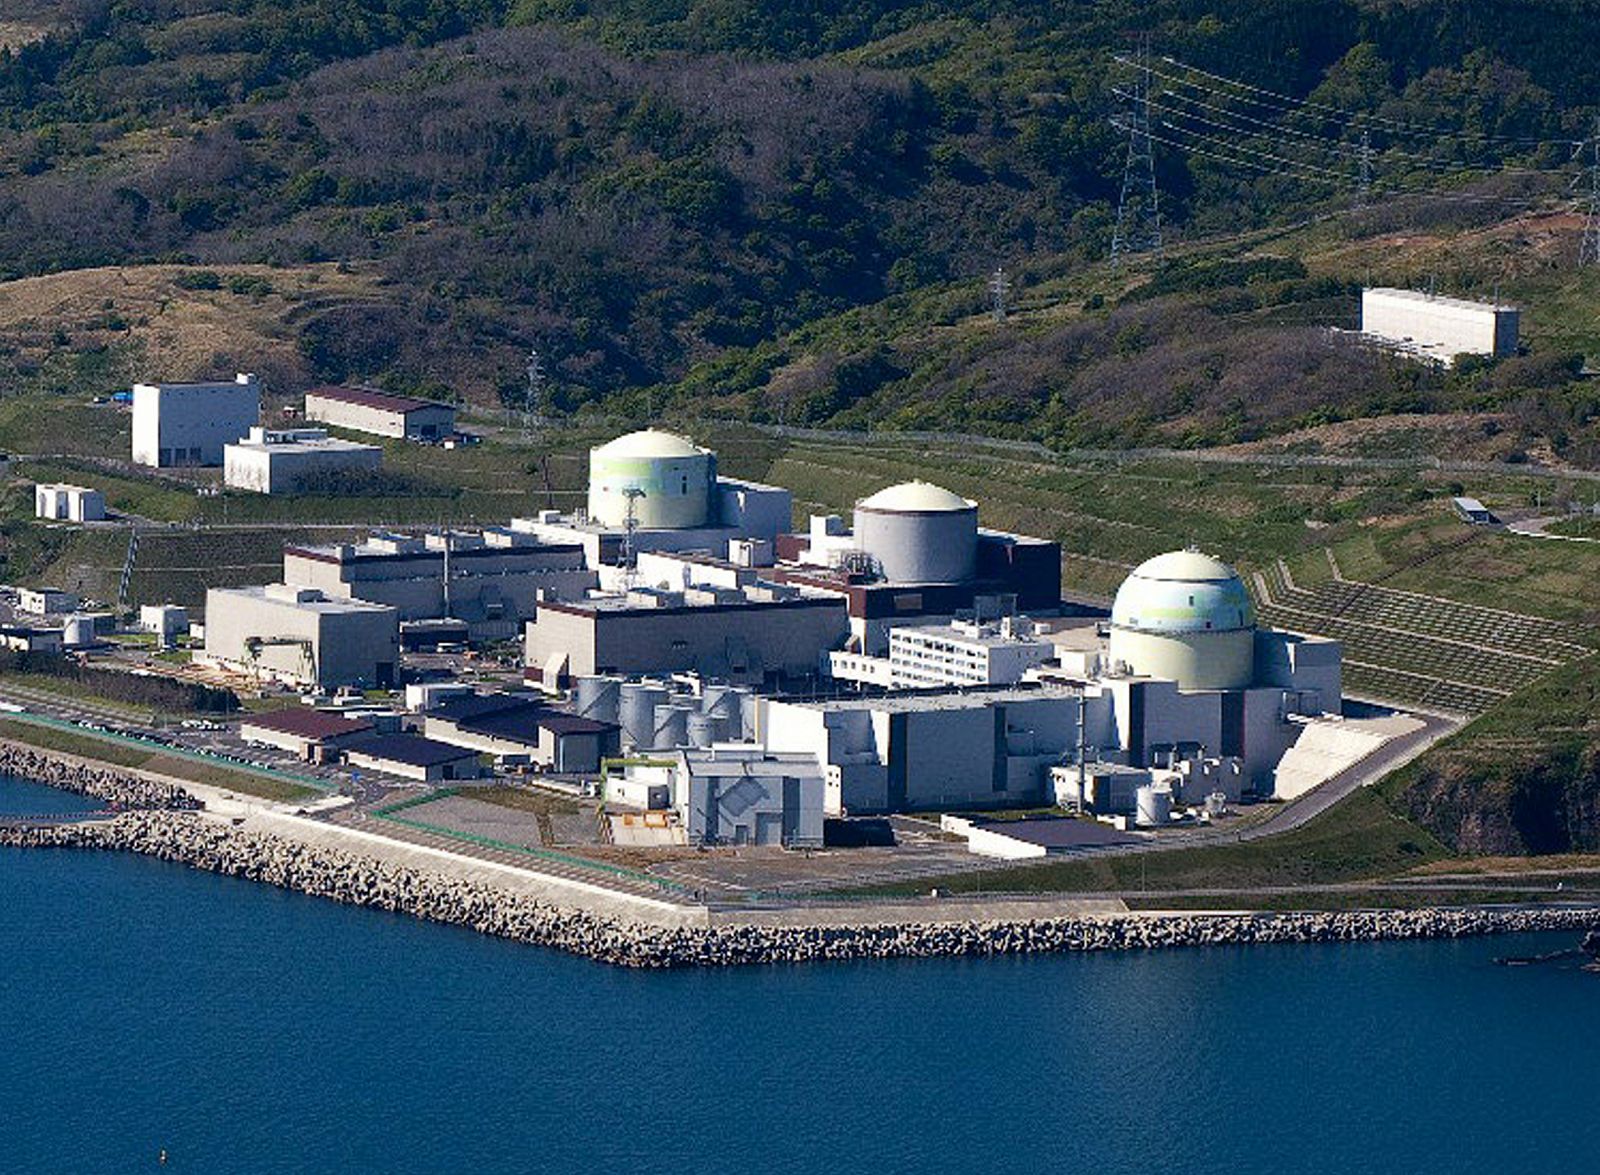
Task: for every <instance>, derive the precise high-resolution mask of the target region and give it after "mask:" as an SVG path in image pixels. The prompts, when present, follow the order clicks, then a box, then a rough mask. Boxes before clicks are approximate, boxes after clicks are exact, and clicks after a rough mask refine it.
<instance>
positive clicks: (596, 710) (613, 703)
mask: <svg viewBox="0 0 1600 1175" xmlns="http://www.w3.org/2000/svg"><path fill="white" fill-rule="evenodd" d="M621 685H622V682H621V681H620V680H618V679H617V678H615V677H580V678H578V683H577V689H576V692H575V696H574V698H573V711H574V713H576V714H577V715H578V717H580V718H590V719H593V720H594V721H595V722H615V721H616V720H617V710H618V702H619V700H620V697H621Z"/></svg>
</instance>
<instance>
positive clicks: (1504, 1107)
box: [0, 782, 1600, 1175]
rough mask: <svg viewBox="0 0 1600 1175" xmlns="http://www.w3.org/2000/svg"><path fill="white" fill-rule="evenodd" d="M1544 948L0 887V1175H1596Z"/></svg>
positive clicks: (80, 859)
mask: <svg viewBox="0 0 1600 1175" xmlns="http://www.w3.org/2000/svg"><path fill="white" fill-rule="evenodd" d="M77 803H79V801H76V800H73V799H71V798H70V797H62V796H60V795H59V793H55V792H50V791H47V790H45V789H40V788H36V787H32V786H31V785H24V784H17V783H9V782H0V812H6V811H11V812H15V811H29V812H37V811H41V810H45V809H46V808H48V807H51V806H56V807H59V806H62V805H70V804H77ZM1571 942H1572V936H1554V937H1552V936H1538V937H1523V938H1517V939H1507V938H1502V939H1481V940H1473V941H1465V942H1456V943H1448V942H1441V943H1396V944H1376V945H1362V946H1347V947H1346V946H1317V947H1294V946H1286V947H1258V948H1224V949H1212V950H1204V951H1170V952H1156V953H1151V954H1144V955H1138V954H1121V955H1110V954H1108V955H1083V956H1062V957H1052V958H1029V959H999V960H985V961H977V960H973V961H962V960H955V961H930V962H893V963H860V964H833V965H808V966H794V967H770V968H751V969H742V970H730V971H684V972H673V973H665V974H655V973H636V972H630V971H623V970H617V969H613V968H608V967H604V966H601V965H598V964H594V963H589V962H586V961H584V960H581V959H575V958H570V957H567V956H564V955H559V954H555V953H552V952H547V951H543V950H539V949H535V948H530V947H525V946H518V945H515V944H511V943H506V942H500V941H496V940H492V939H486V938H481V937H479V936H477V935H474V934H471V933H469V932H466V931H463V930H459V929H456V928H452V927H444V926H434V925H426V924H423V923H419V922H416V921H413V920H411V919H408V918H404V917H400V916H393V915H386V914H382V913H376V912H372V911H366V910H356V909H349V908H346V907H343V906H338V905H335V904H333V903H329V902H324V901H319V900H316V899H313V898H308V897H304V896H302V895H298V894H291V893H284V892H281V891H278V890H274V889H269V888H266V887H262V886H256V885H252V884H250V883H248V882H243V881H237V880H233V879H228V878H220V877H214V876H211V875H209V874H204V873H199V872H194V871H191V870H188V869H185V868H183V867H181V866H176V865H170V864H165V863H162V862H156V861H150V860H146V859H143V858H138V857H133V856H125V855H119V854H96V853H83V852H74V851H52V852H41V851H29V852H23V851H18V850H0V1170H3V1171H17V1172H30V1173H32V1172H56V1171H61V1172H101V1171H106V1172H123V1171H158V1170H164V1171H204V1172H230V1173H232V1172H241V1173H242V1172H333V1171H337V1172H348V1171H372V1172H458V1171H459V1172H530V1171H592V1172H611V1171H628V1172H652V1171H689V1172H704V1173H718V1172H741V1173H744V1172H827V1173H828V1175H847V1173H853V1172H873V1173H885V1172H902V1171H904V1172H947V1171H948V1172H1042V1171H1089V1172H1217V1173H1222V1172H1227V1173H1228V1175H1252V1173H1256V1172H1260V1173H1262V1175H1267V1173H1271V1175H1284V1173H1291V1172H1342V1173H1343V1172H1367V1171H1374V1172H1388V1171H1395V1172H1408V1173H1418V1172H1451V1173H1453V1175H1459V1173H1470V1172H1486V1173H1487V1172H1494V1173H1496V1175H1500V1173H1503V1172H1508V1171H1514V1172H1520V1173H1525V1172H1542V1171H1551V1172H1555V1171H1561V1172H1575V1171H1590V1170H1594V1169H1595V1158H1594V1156H1595V1155H1596V1154H1600V1113H1597V1110H1600V1095H1597V1093H1596V1090H1597V1088H1600V1016H1597V1015H1596V1010H1597V1008H1600V976H1595V975H1589V974H1584V973H1581V972H1578V971H1576V970H1570V969H1561V968H1556V967H1534V968H1502V967H1496V966H1493V965H1492V964H1491V962H1490V960H1491V959H1492V957H1493V956H1495V955H1496V954H1501V953H1506V952H1511V951H1529V950H1533V949H1541V948H1543V949H1548V948H1550V947H1552V946H1556V945H1570V943H1571ZM163 1149H165V1150H166V1151H167V1153H168V1163H167V1164H166V1166H165V1167H161V1166H158V1163H157V1158H158V1155H159V1154H160V1152H161V1151H162V1150H163Z"/></svg>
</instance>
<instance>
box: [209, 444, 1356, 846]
mask: <svg viewBox="0 0 1600 1175" xmlns="http://www.w3.org/2000/svg"><path fill="white" fill-rule="evenodd" d="M584 500H585V506H584V507H583V508H581V509H578V510H574V511H572V512H570V513H562V512H559V511H555V510H546V511H542V512H540V513H539V514H537V515H534V516H531V517H526V518H515V519H512V520H510V522H509V523H508V524H506V525H504V526H500V527H490V528H486V529H484V530H482V531H471V532H463V531H454V532H449V533H445V534H434V535H415V536H407V535H397V534H386V533H380V534H374V535H372V536H370V537H369V538H368V539H367V540H366V541H365V542H362V543H350V544H335V545H329V546H325V547H307V546H292V547H290V548H288V549H287V550H286V552H285V560H284V582H283V583H282V584H280V585H272V586H269V587H268V588H266V589H257V590H256V591H255V592H250V591H235V592H232V593H221V592H214V593H213V600H214V602H215V603H216V604H217V605H219V606H220V605H222V604H224V603H225V604H226V605H227V616H226V617H225V618H224V617H222V616H220V614H219V617H218V621H217V622H215V623H214V624H213V625H212V627H211V629H210V630H209V632H208V636H209V640H208V647H207V655H209V656H210V658H211V659H212V660H213V661H215V662H218V663H221V664H223V665H231V666H235V667H239V666H243V667H245V668H246V669H248V671H250V672H252V673H258V674H259V673H270V674H276V675H279V676H282V677H285V678H289V679H295V678H298V679H299V680H304V681H308V682H314V683H316V684H321V685H333V684H338V683H337V682H336V681H335V680H334V678H335V677H337V676H338V675H339V674H340V673H341V672H348V673H349V674H350V675H351V682H350V684H359V685H370V684H372V683H373V682H374V681H377V680H383V679H384V678H385V677H386V675H387V674H388V673H389V672H390V670H391V668H392V663H393V660H394V653H393V652H392V651H391V650H392V649H394V648H395V646H396V645H397V644H398V645H399V646H400V647H401V648H403V649H411V648H415V647H431V645H425V644H419V642H420V641H422V640H425V639H429V638H430V636H431V639H433V640H435V641H436V640H438V639H442V638H443V637H444V636H446V635H447V630H448V633H451V634H456V635H455V636H452V637H451V638H450V639H460V640H463V641H481V640H494V639H505V638H507V637H511V636H519V637H520V640H521V645H522V652H523V665H524V670H523V677H524V681H523V685H524V688H525V691H526V692H525V693H523V694H518V695H515V696H514V697H512V700H511V701H510V702H507V703H506V704H505V705H503V706H500V705H499V704H498V703H496V705H497V706H498V707H499V708H497V709H495V710H494V713H493V714H490V713H489V711H488V710H486V709H485V706H487V705H489V703H480V702H467V703H463V702H461V701H460V698H459V694H460V690H457V689H454V688H452V689H451V691H450V693H452V694H454V695H456V696H455V698H454V700H449V699H446V694H445V692H444V691H443V687H440V688H439V690H437V691H434V689H433V687H427V691H425V696H426V697H429V698H432V697H433V696H434V693H435V692H436V693H437V695H438V698H439V699H440V700H441V701H443V702H446V703H447V704H448V705H449V706H451V707H453V709H452V710H448V711H446V712H445V713H444V714H443V715H442V716H440V717H438V718H436V719H435V720H434V721H431V722H430V723H429V726H428V731H429V737H430V738H436V739H441V740H446V741H448V740H451V739H454V740H457V741H461V742H463V745H466V744H467V743H470V745H473V746H477V747H479V748H480V749H482V748H487V749H488V753H493V754H495V755H497V756H499V757H503V758H506V759H507V761H514V760H516V759H526V760H527V761H528V762H531V763H538V764H543V765H544V767H545V769H546V770H560V769H563V765H564V766H565V767H570V766H571V765H572V764H574V763H581V762H585V761H588V759H592V758H594V754H595V752H593V750H592V746H599V747H605V746H607V745H608V744H609V743H610V741H611V740H614V743H615V746H616V747H617V749H618V750H619V751H620V752H621V753H622V754H623V755H624V756H635V757H637V756H644V757H646V758H647V759H648V761H649V762H651V763H659V762H661V761H662V760H661V756H663V755H667V756H672V755H678V756H680V761H679V767H678V769H677V774H676V775H675V776H674V778H681V779H682V780H684V781H699V782H696V783H695V784H694V786H695V787H701V786H702V785H703V786H704V787H705V788H709V789H710V790H709V792H708V793H706V794H711V795H718V794H721V793H719V792H718V790H717V789H718V788H719V787H720V786H721V784H720V783H718V782H717V781H718V780H720V779H722V778H723V776H722V774H721V772H720V769H713V768H712V767H711V766H710V765H709V764H708V763H702V762H701V761H700V759H699V758H697V757H696V756H699V755H701V754H707V755H714V754H717V753H721V754H725V755H726V754H732V753H734V752H733V750H732V748H734V747H735V746H737V747H738V748H739V750H738V754H739V755H740V756H742V758H741V759H740V761H741V762H745V763H746V764H747V766H749V767H750V770H751V771H752V772H754V773H755V775H757V776H763V773H765V774H767V775H770V776H771V778H772V779H774V780H785V779H786V780H788V781H789V783H788V784H786V785H785V786H786V787H788V789H789V790H788V792H787V793H786V794H787V795H788V797H789V799H788V801H787V802H788V803H789V807H783V802H782V801H783V797H782V796H779V795H778V794H777V791H773V790H771V789H767V790H762V791H760V793H759V795H758V791H757V789H756V787H755V786H754V785H752V787H751V788H747V789H745V790H746V791H747V792H748V793H749V797H750V802H751V803H752V804H754V805H756V807H757V808H760V806H761V805H762V804H766V803H769V802H770V803H771V804H775V805H778V807H779V808H782V819H781V820H779V818H778V816H777V815H773V816H772V819H771V820H768V819H765V818H754V817H752V818H751V819H746V818H745V814H743V813H742V812H732V811H731V810H730V811H729V812H726V813H723V815H722V817H719V818H718V819H717V820H712V821H711V822H710V823H709V824H707V825H706V827H708V828H716V827H724V826H725V827H726V828H728V829H742V830H744V831H741V832H738V833H737V835H746V834H749V835H753V836H758V837H759V836H767V835H769V834H772V835H777V834H776V833H772V829H775V828H779V827H782V828H787V829H790V830H793V829H795V828H798V827H801V826H802V824H803V826H804V827H807V828H811V827H813V826H814V822H812V820H811V816H810V815H805V814H803V813H802V814H797V813H796V811H794V810H792V809H793V800H794V796H795V795H803V796H808V797H810V796H814V797H818V802H819V803H821V804H822V805H824V807H825V811H826V814H828V815H830V816H847V815H858V814H863V813H888V812H896V811H910V810H919V809H922V810H926V809H940V808H952V807H955V808H961V809H983V808H1016V807H1037V806H1043V805H1051V804H1059V805H1061V806H1064V807H1068V808H1076V809H1082V810H1084V811H1086V812H1092V813H1096V814H1099V815H1102V816H1105V817H1107V818H1115V819H1130V820H1137V819H1139V818H1141V814H1142V818H1143V819H1144V820H1145V822H1147V823H1148V822H1150V821H1151V820H1152V819H1153V818H1154V817H1153V815H1152V814H1156V815H1159V814H1161V813H1165V812H1181V811H1182V810H1184V809H1185V808H1189V809H1191V810H1192V809H1193V808H1194V807H1195V806H1197V805H1205V804H1211V805H1213V806H1215V805H1216V804H1218V803H1223V804H1226V803H1236V802H1239V801H1241V800H1244V799H1248V798H1250V797H1260V798H1268V797H1282V796H1286V795H1289V794H1296V793H1297V792H1298V791H1301V790H1305V788H1306V787H1309V786H1315V782H1316V781H1318V780H1320V779H1321V778H1324V777H1326V775H1327V774H1328V773H1329V772H1332V771H1336V770H1338V769H1340V767H1341V766H1342V765H1343V764H1344V763H1345V762H1346V761H1347V760H1348V755H1344V757H1343V758H1341V754H1343V752H1340V751H1339V750H1338V748H1339V746H1340V745H1341V742H1340V738H1339V737H1338V734H1339V731H1340V729H1341V727H1340V723H1341V721H1342V720H1341V718H1340V714H1341V708H1342V688H1341V687H1342V679H1341V668H1340V666H1341V650H1340V646H1339V644H1338V643H1337V642H1335V641H1329V640H1323V639H1318V638H1312V637H1305V636H1298V635H1295V634H1291V633H1285V632H1279V631H1276V630H1273V629H1269V628H1264V627H1262V626H1260V625H1258V624H1257V620H1256V613H1255V607H1254V604H1253V602H1252V598H1251V595H1250V592H1249V591H1248V590H1247V588H1246V587H1245V584H1244V582H1243V581H1242V580H1241V578H1240V576H1239V575H1238V574H1237V573H1236V572H1235V571H1234V569H1233V568H1232V567H1230V566H1229V565H1228V564H1227V563H1226V562H1224V561H1223V560H1222V559H1219V558H1217V557H1215V556H1213V555H1211V554H1206V553H1202V552H1201V551H1199V550H1192V549H1191V550H1184V551H1170V552H1166V553H1164V554H1160V555H1157V556H1156V557H1154V558H1152V559H1149V560H1147V561H1146V562H1144V563H1142V564H1140V565H1139V566H1138V567H1135V568H1133V569H1132V570H1131V571H1130V573H1129V574H1128V576H1127V577H1126V579H1125V580H1124V582H1123V583H1122V585H1121V587H1120V589H1119V590H1118V591H1117V593H1116V597H1115V601H1114V603H1113V605H1112V607H1111V609H1110V612H1109V615H1107V614H1106V613H1105V612H1103V611H1097V610H1095V609H1091V608H1086V607H1084V606H1081V605H1064V604H1063V602H1062V599H1061V550H1060V547H1059V545H1058V544H1057V543H1055V542H1054V541H1052V540H1050V539H1048V538H1039V537H1034V536H1030V535H1024V534H1017V533H1013V532H1009V531H1004V530H998V529H994V528H991V527H987V526H984V525H983V519H982V511H983V507H982V503H981V502H978V501H974V500H972V499H969V498H966V497H964V496H962V495H960V494H958V493H955V492H953V491H951V490H950V489H948V488H945V487H943V486H938V485H934V484H931V483H929V482H924V481H909V482H901V483H898V484H893V485H887V486H883V487H880V488H878V489H876V490H875V491H873V492H871V493H869V494H867V495H865V496H864V497H862V498H861V499H860V500H859V501H858V502H856V503H855V507H854V509H853V510H852V511H851V513H850V516H849V519H850V520H849V523H848V524H847V523H846V521H845V518H844V517H843V516H841V515H838V514H817V515H812V516H810V517H808V518H807V519H805V520H804V521H803V524H802V525H800V526H796V525H795V523H796V519H795V518H794V507H793V501H792V498H791V496H790V493H789V491H788V490H786V489H782V488H780V487H777V486H770V485H762V484H759V483H756V482H749V481H743V480H740V479H736V478H730V477H726V476H724V475H722V474H721V473H719V471H718V468H717V457H716V454H715V453H714V452H712V451H710V450H709V449H706V448H703V447H701V446H699V445H696V444H694V443H693V442H692V441H690V440H688V439H687V438H684V437H681V436H677V435H675V434H673V433H669V432H665V431H661V430H658V429H644V430H641V431H638V432H633V433H629V434H627V435H625V436H621V437H618V438H616V439H615V440H612V441H609V442H607V443H605V444H602V445H598V446H596V447H595V448H593V449H592V450H591V451H590V468H589V479H588V485H587V488H586V492H585V495H584ZM346 613H348V614H350V615H357V614H359V616H360V618H361V619H362V623H363V626H364V627H363V629H362V631H363V633H366V634H368V635H367V636H365V637H364V638H363V644H362V648H361V650H359V651H353V650H346V649H342V648H341V645H340V641H339V638H338V634H337V632H335V630H334V629H333V628H332V627H331V626H330V624H329V623H328V622H326V620H325V617H326V616H333V615H335V614H337V615H339V616H344V615H345V614H346ZM313 628H315V629H316V631H315V632H314V633H312V629H313ZM308 633H311V635H310V636H308V635H307V634H308ZM374 650H375V651H374ZM352 652H357V653H359V655H351V654H352ZM463 688H464V689H466V690H467V691H468V692H471V689H470V687H463ZM428 691H432V692H428ZM441 701H428V702H425V703H424V705H425V706H431V705H437V704H441ZM1346 741H1348V740H1346ZM1302 742H1303V743H1304V744H1305V746H1306V747H1307V748H1308V751H1307V754H1305V755H1302V756H1300V758H1299V759H1298V760H1297V759H1296V754H1295V747H1296V746H1297V745H1299V744H1301V743H1302ZM591 744H592V746H591ZM1330 747H1332V748H1333V750H1332V751H1330V750H1329V748H1330ZM719 748H722V750H721V751H719V750H718V749H719ZM1312 751H1315V753H1314V754H1313V753H1312ZM586 757H587V758H586ZM806 764H810V768H809V771H810V774H809V775H808V774H807V771H806V770H802V768H804V766H805V765H806ZM1285 764H1288V766H1287V767H1286V766H1285ZM640 771H641V772H642V774H641V773H640V772H634V771H633V770H632V769H631V768H624V770H623V771H622V773H621V774H620V775H619V776H618V777H617V778H616V780H615V781H614V783H615V787H616V788H617V789H618V790H617V796H618V797H631V798H619V799H618V802H619V803H623V804H625V803H628V802H633V801H638V800H641V799H642V800H643V802H645V803H647V804H651V803H656V802H658V801H659V802H664V803H668V804H681V802H682V799H683V796H682V795H679V794H677V791H675V790H674V789H675V787H676V785H673V786H665V785H662V784H661V781H660V780H659V779H656V775H655V774H652V773H653V772H655V773H658V772H657V768H654V767H652V768H650V769H649V770H645V769H643V768H641V769H640ZM797 772H798V774H797ZM802 777H804V778H802ZM813 777H814V778H813ZM796 779H800V780H801V782H800V783H798V784H797V783H795V781H796ZM652 780H653V781H654V782H651V781H652ZM808 780H810V782H808ZM683 786H684V787H685V788H687V787H689V783H687V782H685V783H684V785H683ZM773 787H774V788H776V787H777V785H776V784H774V785H773ZM796 788H798V791H796V790H795V789H796ZM1152 788H1153V789H1156V791H1158V792H1159V793H1160V794H1159V795H1157V794H1154V793H1151V792H1148V791H1147V790H1141V789H1152ZM681 790H682V789H678V791H681ZM779 790H781V789H779ZM683 794H684V795H686V794H688V793H687V792H684V793H683ZM697 794H698V793H697ZM663 796H665V797H666V799H664V800H663ZM763 797H764V798H763ZM773 811H774V812H777V811H778V808H774V809H773ZM802 817H803V819H802ZM819 818H820V817H819ZM1164 819H1166V817H1165V816H1162V817H1161V820H1164ZM1161 820H1157V821H1156V822H1157V823H1158V824H1159V823H1160V822H1161ZM719 821H721V823H720V824H719ZM797 821H800V823H796V822H797ZM707 835H713V836H714V835H715V833H714V832H713V833H708V834H707ZM785 835H787V834H785Z"/></svg>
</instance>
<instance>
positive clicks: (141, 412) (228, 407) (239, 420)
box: [133, 372, 261, 469]
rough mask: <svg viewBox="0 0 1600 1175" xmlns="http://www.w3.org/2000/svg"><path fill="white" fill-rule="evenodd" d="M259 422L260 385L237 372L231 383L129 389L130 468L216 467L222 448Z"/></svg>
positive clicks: (137, 385)
mask: <svg viewBox="0 0 1600 1175" xmlns="http://www.w3.org/2000/svg"><path fill="white" fill-rule="evenodd" d="M260 417H261V387H260V384H259V383H258V382H257V380H256V377H255V376H253V375H248V374H245V373H242V372H241V373H240V374H239V375H237V376H235V377H234V379H233V382H231V383H229V382H227V381H213V382H210V383H166V384H134V385H133V461H134V464H136V465H150V466H154V467H156V468H159V469H167V468H171V467H173V466H185V465H221V464H222V455H223V447H224V446H226V445H227V444H228V443H229V442H231V441H236V440H238V439H239V438H240V437H242V436H244V435H245V434H246V433H247V432H249V431H250V429H251V428H253V427H254V426H255V424H256V423H257V422H258V421H259V420H260Z"/></svg>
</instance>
